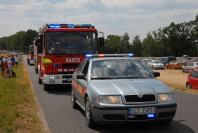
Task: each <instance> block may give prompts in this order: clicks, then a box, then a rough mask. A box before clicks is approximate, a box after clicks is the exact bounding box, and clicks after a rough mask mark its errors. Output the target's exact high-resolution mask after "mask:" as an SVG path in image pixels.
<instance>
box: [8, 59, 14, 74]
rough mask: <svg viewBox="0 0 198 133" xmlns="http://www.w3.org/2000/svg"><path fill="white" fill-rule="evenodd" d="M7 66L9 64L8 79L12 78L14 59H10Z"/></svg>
mask: <svg viewBox="0 0 198 133" xmlns="http://www.w3.org/2000/svg"><path fill="white" fill-rule="evenodd" d="M7 64H8V70H7V73H8V77H9V78H12V67H13V62H12V57H10V58H8V61H7Z"/></svg>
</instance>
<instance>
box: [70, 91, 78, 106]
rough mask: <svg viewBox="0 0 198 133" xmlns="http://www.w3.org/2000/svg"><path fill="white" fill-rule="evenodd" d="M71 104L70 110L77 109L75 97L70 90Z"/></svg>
mask: <svg viewBox="0 0 198 133" xmlns="http://www.w3.org/2000/svg"><path fill="white" fill-rule="evenodd" d="M71 102H72V108H74V109H77V108H78V104H77V103H76V97H75V95H74V90H73V89H72V95H71Z"/></svg>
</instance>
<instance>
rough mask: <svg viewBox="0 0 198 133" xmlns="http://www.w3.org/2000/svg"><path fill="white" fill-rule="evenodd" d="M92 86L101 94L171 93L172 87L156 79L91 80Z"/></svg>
mask: <svg viewBox="0 0 198 133" xmlns="http://www.w3.org/2000/svg"><path fill="white" fill-rule="evenodd" d="M90 87H91V88H93V89H96V91H97V92H98V93H99V95H130V94H131V95H138V94H156V93H171V92H172V91H171V89H170V88H169V87H168V86H166V85H165V84H164V83H162V82H160V81H158V80H156V79H116V80H115V79H113V80H91V81H90Z"/></svg>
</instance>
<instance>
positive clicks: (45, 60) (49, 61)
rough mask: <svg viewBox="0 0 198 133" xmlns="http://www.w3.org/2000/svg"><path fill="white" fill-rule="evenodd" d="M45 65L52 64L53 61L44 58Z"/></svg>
mask: <svg viewBox="0 0 198 133" xmlns="http://www.w3.org/2000/svg"><path fill="white" fill-rule="evenodd" d="M43 63H44V64H52V60H51V59H48V58H44V59H43Z"/></svg>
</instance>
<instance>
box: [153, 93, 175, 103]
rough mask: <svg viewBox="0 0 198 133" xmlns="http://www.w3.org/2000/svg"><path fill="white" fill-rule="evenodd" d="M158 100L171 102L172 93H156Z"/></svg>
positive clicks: (172, 98)
mask: <svg viewBox="0 0 198 133" xmlns="http://www.w3.org/2000/svg"><path fill="white" fill-rule="evenodd" d="M157 99H158V102H173V100H174V96H173V94H172V93H164V94H158V95H157Z"/></svg>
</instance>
